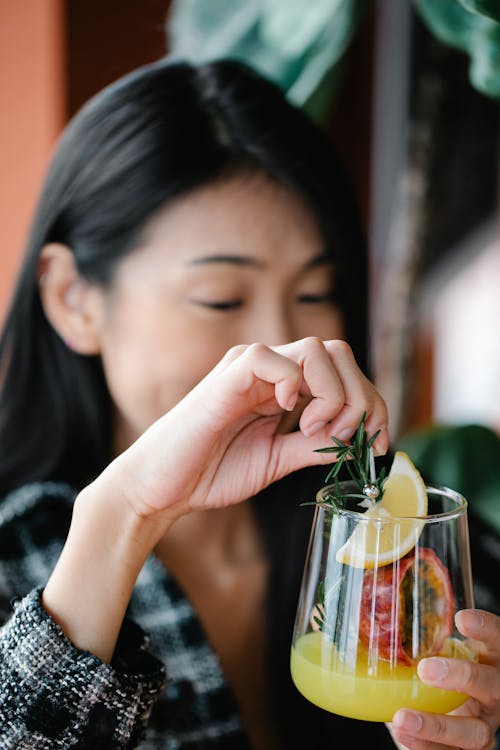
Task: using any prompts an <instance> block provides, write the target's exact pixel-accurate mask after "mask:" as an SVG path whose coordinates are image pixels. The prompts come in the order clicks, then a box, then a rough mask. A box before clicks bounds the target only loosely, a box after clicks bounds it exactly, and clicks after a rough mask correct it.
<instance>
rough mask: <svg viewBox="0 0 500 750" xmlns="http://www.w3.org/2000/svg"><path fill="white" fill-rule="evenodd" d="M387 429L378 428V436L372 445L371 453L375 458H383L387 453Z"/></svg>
mask: <svg viewBox="0 0 500 750" xmlns="http://www.w3.org/2000/svg"><path fill="white" fill-rule="evenodd" d="M386 431H387V427H385V425H384V427H381V428H380V435H379V436H378V438H377V439H376V440H375V442H374V443H373V452H374V454H375V455H376V456H385V454H386V453H387V442H388V441H387V436H386V434H385V433H386Z"/></svg>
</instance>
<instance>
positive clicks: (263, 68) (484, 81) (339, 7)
mask: <svg viewBox="0 0 500 750" xmlns="http://www.w3.org/2000/svg"><path fill="white" fill-rule="evenodd" d="M413 4H414V5H415V7H416V8H417V10H418V11H419V13H420V16H421V17H422V18H423V20H424V22H425V23H426V25H427V26H428V28H429V29H430V30H431V31H432V33H433V34H434V35H435V36H436V37H437V38H438V39H439V40H440V41H441V42H443V43H444V44H446V45H449V46H451V47H454V48H457V49H460V50H462V51H463V52H466V53H467V54H468V55H470V57H471V64H470V69H469V75H470V80H471V83H472V84H473V86H475V87H476V88H477V89H478V90H479V91H480V92H481V93H483V94H486V95H487V96H491V97H494V98H496V97H500V3H499V1H498V0H413ZM370 7H373V0H314V2H310V0H268V1H267V2H264V1H263V0H210V1H209V2H207V0H174V2H173V4H172V7H171V12H170V15H169V22H168V33H169V47H170V50H171V53H172V54H173V55H179V56H181V57H183V58H186V59H188V60H191V61H193V62H204V61H207V60H213V59H215V58H219V57H226V58H233V59H237V60H241V61H243V62H246V63H247V64H249V65H251V66H252V67H254V68H255V69H256V70H257V71H258V72H260V73H261V74H263V75H264V76H266V77H268V78H270V79H271V80H273V81H274V82H275V83H277V84H278V85H279V86H280V87H281V88H283V90H284V91H286V92H287V95H288V97H289V99H290V100H291V101H292V102H293V103H295V104H297V105H298V106H301V107H304V108H305V109H306V110H308V111H309V113H310V114H311V116H312V117H314V118H315V119H318V120H319V119H321V118H322V117H323V115H324V114H325V112H326V111H327V109H328V106H329V104H330V102H331V100H332V98H333V96H334V95H335V92H336V89H337V85H338V81H339V73H340V71H339V68H340V65H341V61H342V57H343V55H344V52H345V50H346V49H347V47H348V46H349V43H350V41H351V38H352V37H353V35H354V33H355V31H356V28H357V26H358V24H359V20H360V17H361V16H362V14H363V12H364V11H365V10H366V9H367V8H370Z"/></svg>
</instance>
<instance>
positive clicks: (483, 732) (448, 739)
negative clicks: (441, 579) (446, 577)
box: [391, 609, 500, 750]
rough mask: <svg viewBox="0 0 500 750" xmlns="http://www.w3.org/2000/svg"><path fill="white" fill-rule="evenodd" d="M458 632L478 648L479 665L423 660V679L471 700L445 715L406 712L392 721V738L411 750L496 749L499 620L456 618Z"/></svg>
mask: <svg viewBox="0 0 500 750" xmlns="http://www.w3.org/2000/svg"><path fill="white" fill-rule="evenodd" d="M456 624H457V628H458V630H459V631H460V632H461V633H462V634H463V635H465V636H466V637H468V638H473V639H474V640H476V641H477V642H478V643H479V654H478V656H479V663H474V662H470V661H465V660H463V659H445V658H442V657H433V658H429V659H422V661H421V662H420V663H419V665H418V674H419V677H420V678H421V679H422V680H423V681H424V682H426V683H427V684H428V685H433V686H435V687H440V688H444V689H446V690H456V691H457V692H459V693H465V694H466V695H468V696H469V699H468V700H467V701H466V702H465V703H464V704H462V705H461V706H460V708H457V709H456V710H455V711H453V712H451V713H449V714H447V715H446V716H443V715H440V714H434V713H429V712H425V711H413V710H410V709H407V708H403V709H401V710H399V711H398V712H397V713H396V714H395V715H394V718H393V723H392V725H391V732H392V735H393V737H394V739H395V740H396V741H397V742H399V743H401V744H402V745H404V747H406V748H409V750H444V749H445V748H450V747H451V748H459V749H460V750H469V749H470V750H492V748H494V747H495V732H496V731H497V729H498V728H499V726H500V617H498V616H497V615H494V614H492V613H491V612H483V611H482V610H473V609H468V610H462V611H461V612H458V613H457V615H456Z"/></svg>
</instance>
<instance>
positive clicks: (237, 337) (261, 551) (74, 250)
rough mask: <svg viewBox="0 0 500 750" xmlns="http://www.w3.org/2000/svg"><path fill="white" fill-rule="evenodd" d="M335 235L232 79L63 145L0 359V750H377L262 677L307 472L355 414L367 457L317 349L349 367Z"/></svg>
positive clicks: (284, 634)
mask: <svg viewBox="0 0 500 750" xmlns="http://www.w3.org/2000/svg"><path fill="white" fill-rule="evenodd" d="M358 227H359V225H358V222H357V219H356V216H355V211H354V208H353V204H352V200H351V198H350V194H349V191H348V190H347V189H346V185H345V178H344V176H343V175H342V173H341V171H340V169H339V166H338V164H337V162H336V160H335V158H334V156H333V154H332V152H331V149H330V147H329V146H328V144H327V143H326V142H325V141H324V140H323V138H322V137H321V135H320V134H319V133H318V132H317V131H316V130H315V129H314V128H313V126H312V125H311V124H310V123H309V122H308V120H307V119H306V118H305V117H304V116H303V115H302V114H301V113H300V112H298V111H296V110H294V109H293V108H291V107H290V106H289V105H288V104H287V103H286V101H285V100H284V98H283V97H282V95H281V94H280V93H279V92H278V91H277V90H276V89H275V88H274V87H273V86H271V85H270V84H267V83H265V82H264V81H262V80H260V79H259V78H258V77H256V76H255V75H254V74H252V73H250V72H249V71H248V70H247V69H245V68H244V67H242V66H240V65H237V64H235V63H230V62H225V63H215V64H213V65H208V66H202V67H200V68H193V67H190V66H188V65H185V64H182V63H168V62H161V63H158V64H155V65H152V66H149V67H147V68H145V69H142V70H140V71H138V72H136V73H134V74H132V75H131V76H128V77H126V78H125V79H123V80H121V81H119V82H118V83H116V84H114V85H113V86H111V87H110V88H108V89H107V90H105V91H104V92H102V93H101V94H100V95H98V96H97V97H96V98H95V99H94V100H92V101H91V102H90V103H89V104H88V105H87V106H86V107H85V108H84V110H83V111H82V112H81V113H80V114H79V115H78V116H77V117H76V119H75V120H74V121H73V122H72V124H71V125H70V126H69V127H68V129H67V130H66V132H65V134H64V136H63V138H62V140H61V143H60V145H59V148H58V150H57V153H56V155H55V158H54V161H53V164H52V167H51V170H50V172H49V175H48V177H47V182H46V185H45V188H44V191H43V193H42V197H41V201H40V205H39V209H38V213H37V216H36V218H35V222H34V226H33V230H32V234H31V239H30V242H29V246H28V251H27V255H26V260H25V263H24V266H23V269H22V271H21V275H20V280H19V284H18V288H17V290H16V294H15V296H14V300H13V303H12V308H11V313H10V315H9V318H8V321H7V325H6V329H5V334H4V338H3V341H2V346H1V360H2V364H1V369H2V373H3V377H4V381H3V391H2V401H1V414H2V428H1V434H0V443H1V451H0V454H1V463H0V477H1V483H2V491H3V494H4V495H6V499H5V500H4V503H3V506H2V520H3V523H2V527H1V534H2V542H1V544H0V549H2V550H3V551H4V552H3V554H2V557H3V565H2V579H1V580H2V594H3V598H4V601H5V603H6V604H5V610H6V615H5V619H6V620H7V622H6V625H5V627H4V628H3V631H2V640H1V642H0V643H1V645H0V649H1V653H2V661H1V664H2V666H1V671H2V674H1V684H2V686H5V687H3V688H2V689H3V696H2V699H1V700H0V706H1V708H0V717H1V719H2V722H1V724H0V725H1V727H2V729H1V730H0V732H3V735H2V734H0V737H1V738H2V740H3V743H4V745H5V746H6V747H8V746H12V744H13V743H14V744H15V743H17V745H16V746H21V747H22V746H25V747H31V746H33V747H47V746H53V745H54V744H55V743H56V742H57V746H59V747H70V746H72V745H76V746H79V747H89V748H90V747H92V748H95V747H135V746H140V747H179V748H188V747H212V746H213V747H238V748H242V747H246V746H252V747H254V748H271V747H287V748H290V747H306V746H310V745H311V744H315V743H319V742H320V741H321V742H324V738H325V737H328V735H326V734H325V733H326V732H330V733H334V734H332V742H333V738H335V739H336V740H337V741H338V742H339V743H340V744H341V745H342V746H343V745H344V744H345V743H347V742H357V741H363V742H366V741H369V742H370V743H371V745H372V746H374V747H384V746H390V745H391V744H392V743H391V740H390V738H389V735H388V734H387V732H386V730H385V729H383V728H382V727H380V726H378V725H362V724H359V723H356V722H350V721H348V720H343V719H340V718H339V717H333V716H330V715H327V714H325V713H323V712H321V711H319V710H318V709H314V708H313V707H312V706H310V705H309V704H307V703H306V702H305V701H304V700H302V698H301V697H300V696H299V695H298V694H297V692H296V691H295V690H294V689H293V687H292V686H291V683H290V678H289V675H288V666H287V661H288V653H289V646H290V637H291V624H292V621H293V611H294V608H295V604H296V596H297V592H298V585H299V581H300V572H301V566H302V564H303V559H304V552H305V544H306V538H307V533H308V516H307V515H306V512H305V511H304V510H300V509H298V505H299V503H300V501H301V500H304V499H309V498H310V497H311V495H312V494H313V493H314V491H315V490H316V489H317V488H318V486H319V485H320V484H321V482H322V478H323V473H324V469H321V467H320V469H319V470H318V468H309V469H305V468H304V467H306V466H308V465H312V464H314V463H316V464H319V463H321V462H322V461H324V460H325V459H324V455H323V454H314V453H313V450H314V448H316V447H319V446H321V445H324V444H325V443H326V441H327V440H328V436H329V435H330V434H336V435H338V436H339V437H340V438H343V439H347V438H348V437H349V436H350V435H351V434H352V432H353V431H354V429H355V427H356V424H357V421H358V420H359V417H360V415H361V413H362V412H363V411H366V412H367V413H368V421H367V427H368V430H369V432H370V433H373V432H374V431H375V430H376V429H378V428H382V432H381V434H380V436H379V438H378V449H379V452H381V453H383V452H384V451H385V449H386V447H387V430H386V412H385V407H384V405H383V402H382V400H381V399H380V397H379V396H378V395H377V394H376V392H375V391H374V390H373V388H372V386H371V385H370V383H369V382H368V381H367V380H366V378H365V377H364V376H363V375H362V373H361V372H360V371H359V369H358V367H357V365H356V363H355V360H354V358H353V356H352V353H351V350H350V348H349V347H348V346H347V345H346V344H345V343H343V342H342V341H339V339H342V338H346V339H347V340H348V341H349V342H350V343H351V345H352V348H353V350H354V353H355V355H356V357H357V360H358V362H359V363H360V365H361V367H362V369H364V368H365V366H366V362H365V340H366V315H365V313H366V288H365V287H366V284H365V280H366V279H365V268H366V264H365V259H364V256H363V243H362V240H361V237H360V233H359V228H358ZM37 282H38V283H37ZM254 342H259V343H258V344H255V343H254ZM290 342H292V343H290ZM235 345H239V346H235ZM297 426H298V427H299V429H297ZM75 496H76V499H75ZM247 498H252V499H251V501H250V502H247V503H245V502H240V501H242V500H245V499H247ZM72 509H73V512H72ZM71 515H72V521H71ZM70 521H71V527H70V528H69V525H70ZM68 528H69V531H68ZM61 550H62V552H61ZM42 587H43V590H42ZM13 596H17V597H21V596H24V597H25V598H24V599H22V601H21V602H20V603H19V604H18V605H17V608H16V611H15V613H14V614H13V615H12V616H10V614H9V612H8V610H9V607H8V605H7V602H8V600H9V599H10V598H11V597H13ZM126 614H128V615H129V617H128V618H126V619H125V620H124V618H125V615H126ZM485 617H486V618H487V619H486V629H487V631H488V632H489V630H488V629H491V628H493V627H498V624H497V623H496V621H495V622H494V625H492V624H491V623H492V622H493V620H492V619H491V617H492V616H490V617H488V615H485ZM7 618H8V619H7ZM133 621H135V622H137V623H138V624H139V625H141V626H142V627H143V628H144V630H145V631H146V632H147V633H148V634H149V636H150V639H151V643H150V645H149V646H148V648H147V649H146V647H145V644H144V637H143V635H142V631H139V630H137V628H136V627H135V626H134V625H133ZM163 665H164V666H163ZM454 669H456V667H454ZM478 669H479V668H478ZM481 669H483V672H481V673H480V676H479V678H478V683H481V684H483V683H484V681H485V679H486V678H485V677H484V674H485V673H484V669H487V667H481ZM165 671H166V676H167V681H166V683H165ZM453 674H454V673H453V670H452V669H451V668H450V675H451V677H449V679H452V680H453ZM488 674H489V673H488ZM495 679H496V678H495ZM456 681H457V678H456V677H455V682H456ZM492 684H493V683H492ZM496 684H497V683H496V682H495V683H494V685H496ZM483 687H484V685H483ZM471 695H474V693H473V692H472V691H471ZM20 698H22V700H20ZM401 715H402V716H404V714H401ZM495 720H496V719H495ZM442 721H443V722H445V724H446V727H449V726H451V727H452V729H453V727H454V726H455V724H454V723H453V722H456V719H451V718H442ZM466 721H469V722H471V724H470V726H471V727H472V729H471V730H470V731H471V732H472V731H473V730H474V727H476V729H477V726H481V727H487V721H486V720H484V719H483V717H482V715H481V716H480V717H479V719H474V720H473V719H470V720H466ZM450 722H451V724H450ZM493 723H494V722H493V721H492V722H491V726H492V727H493ZM467 726H469V725H467ZM447 731H448V730H447ZM468 731H469V730H468ZM421 736H423V735H421ZM471 737H472V734H471ZM453 739H454V738H453ZM461 742H462V743H463V739H462V740H461ZM51 743H52V745H51ZM471 743H472V739H471ZM444 744H448V745H450V742H447V736H446V735H445V736H444ZM468 746H470V747H475V746H477V747H479V746H480V745H473V744H470V745H468Z"/></svg>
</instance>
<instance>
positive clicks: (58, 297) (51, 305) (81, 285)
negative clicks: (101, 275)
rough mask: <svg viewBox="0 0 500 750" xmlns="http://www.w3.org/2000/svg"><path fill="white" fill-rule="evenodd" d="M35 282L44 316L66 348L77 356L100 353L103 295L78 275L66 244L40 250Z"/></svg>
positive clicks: (52, 245) (49, 246) (56, 244)
mask: <svg viewBox="0 0 500 750" xmlns="http://www.w3.org/2000/svg"><path fill="white" fill-rule="evenodd" d="M38 282H39V288H40V299H41V302H42V307H43V309H44V311H45V315H46V316H47V319H48V321H49V322H50V324H51V325H52V327H53V328H54V329H55V330H56V331H57V333H58V334H59V336H60V337H61V338H62V339H63V341H64V342H65V344H66V346H68V347H69V348H70V349H72V350H73V351H75V352H77V353H78V354H88V355H91V354H99V353H100V351H101V347H100V336H99V331H100V322H101V320H102V309H103V299H102V292H101V291H100V289H99V288H98V287H97V286H96V285H95V284H90V283H89V282H87V281H85V279H83V278H82V277H81V276H80V274H79V273H78V270H77V268H76V264H75V259H74V256H73V253H72V252H71V250H70V249H69V248H68V247H67V246H66V245H62V244H59V243H55V242H53V243H50V244H48V245H45V246H44V247H43V249H42V252H41V254H40V261H39V264H38Z"/></svg>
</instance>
